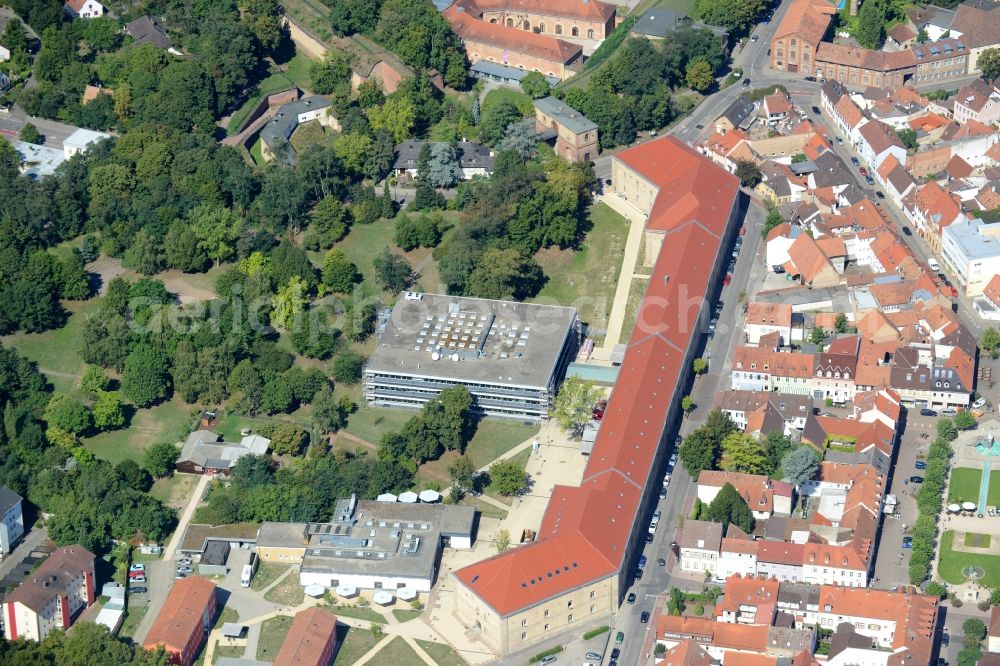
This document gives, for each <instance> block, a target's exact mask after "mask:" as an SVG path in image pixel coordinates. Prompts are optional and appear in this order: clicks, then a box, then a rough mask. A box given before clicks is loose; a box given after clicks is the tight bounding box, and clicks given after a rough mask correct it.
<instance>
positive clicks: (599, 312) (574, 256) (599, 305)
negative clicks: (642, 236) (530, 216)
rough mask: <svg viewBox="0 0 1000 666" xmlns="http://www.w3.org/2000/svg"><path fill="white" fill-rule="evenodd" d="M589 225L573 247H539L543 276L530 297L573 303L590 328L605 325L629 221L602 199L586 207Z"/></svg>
mask: <svg viewBox="0 0 1000 666" xmlns="http://www.w3.org/2000/svg"><path fill="white" fill-rule="evenodd" d="M590 222H591V228H590V230H589V231H588V232H587V237H586V239H585V240H584V241H583V242H582V243H581V244H580V248H579V249H577V250H569V249H568V250H560V249H559V248H557V247H552V248H547V249H543V250H539V251H538V252H537V253H536V254H535V259H536V260H537V261H538V263H539V264H540V265H541V267H542V270H543V271H544V272H545V277H546V278H547V280H546V282H545V286H544V287H542V290H541V291H540V292H538V295H537V296H535V297H534V298H533V299H532V300H533V301H536V302H541V303H556V304H558V305H569V306H575V307H577V308H578V309H579V310H580V318H581V319H583V321H585V322H587V323H588V324H590V326H591V327H592V328H596V329H598V330H603V329H605V328H607V325H608V314H609V313H610V312H611V305H612V301H613V300H614V296H615V288H616V286H617V285H618V274H619V272H620V271H621V266H622V258H623V256H624V254H625V240H626V239H627V238H628V230H629V222H628V220H626V219H625V218H624V217H622V216H621V215H619V214H618V213H616V212H615V211H614V210H612V209H611V208H610V207H608V206H607V205H606V204H603V203H597V204H594V205H593V206H591V207H590Z"/></svg>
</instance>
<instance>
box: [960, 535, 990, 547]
mask: <svg viewBox="0 0 1000 666" xmlns="http://www.w3.org/2000/svg"><path fill="white" fill-rule="evenodd" d="M990 540H991V538H990V535H989V534H980V533H978V532H966V533H965V539H964V541H965V545H966V546H969V547H970V548H989V547H990Z"/></svg>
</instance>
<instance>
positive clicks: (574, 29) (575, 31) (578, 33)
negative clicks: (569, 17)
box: [569, 26, 580, 37]
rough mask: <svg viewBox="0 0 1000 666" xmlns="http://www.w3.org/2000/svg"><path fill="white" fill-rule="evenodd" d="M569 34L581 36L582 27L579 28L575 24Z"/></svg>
mask: <svg viewBox="0 0 1000 666" xmlns="http://www.w3.org/2000/svg"><path fill="white" fill-rule="evenodd" d="M569 34H570V35H572V36H573V37H579V36H580V29H579V28H577V27H576V26H573V29H572V30H570V31H569Z"/></svg>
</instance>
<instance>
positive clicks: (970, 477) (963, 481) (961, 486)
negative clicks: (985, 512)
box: [948, 467, 1000, 506]
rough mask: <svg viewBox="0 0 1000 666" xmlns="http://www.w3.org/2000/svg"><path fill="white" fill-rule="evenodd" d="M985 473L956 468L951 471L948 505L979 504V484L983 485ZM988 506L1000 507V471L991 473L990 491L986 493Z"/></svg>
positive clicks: (979, 470)
mask: <svg viewBox="0 0 1000 666" xmlns="http://www.w3.org/2000/svg"><path fill="white" fill-rule="evenodd" d="M982 479H983V471H982V470H981V469H972V468H971V467H956V468H954V469H952V470H951V481H950V483H949V484H948V503H949V504H952V503H955V502H958V503H959V504H961V503H962V502H975V503H976V504H978V503H979V484H980V483H982ZM986 505H987V506H1000V470H993V471H992V472H991V473H990V489H989V491H988V492H987V493H986Z"/></svg>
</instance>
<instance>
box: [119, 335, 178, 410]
mask: <svg viewBox="0 0 1000 666" xmlns="http://www.w3.org/2000/svg"><path fill="white" fill-rule="evenodd" d="M167 366H168V362H167V358H166V355H165V354H164V353H163V352H161V351H160V350H159V349H157V348H154V347H152V346H149V345H143V346H140V347H137V348H136V349H134V350H133V351H132V352H131V353H129V355H128V356H126V357H125V367H124V369H123V370H122V394H123V395H124V396H125V397H126V398H128V399H129V400H131V401H132V402H133V403H135V404H136V405H137V406H139V407H149V406H150V405H152V404H155V403H157V402H160V401H161V400H163V399H164V398H166V397H167V396H168V395H169V393H170V374H169V373H168V371H167Z"/></svg>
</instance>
